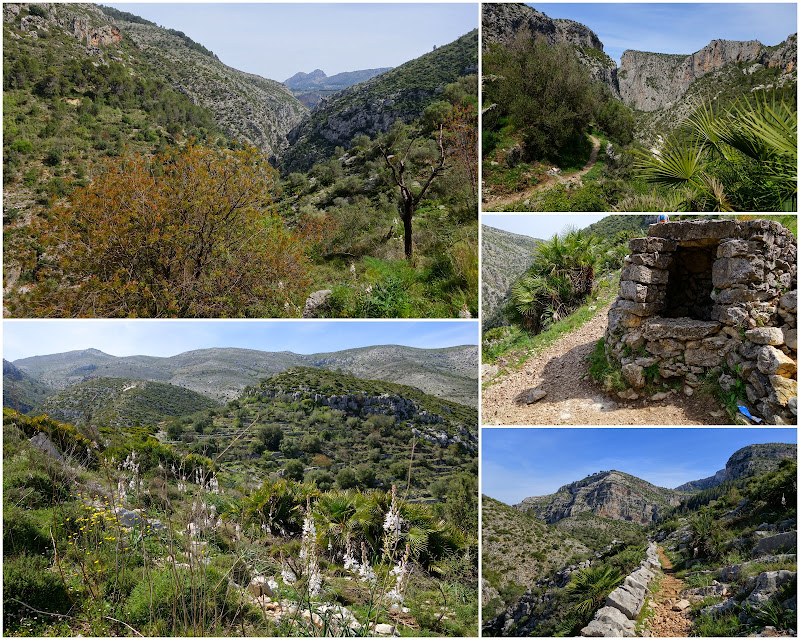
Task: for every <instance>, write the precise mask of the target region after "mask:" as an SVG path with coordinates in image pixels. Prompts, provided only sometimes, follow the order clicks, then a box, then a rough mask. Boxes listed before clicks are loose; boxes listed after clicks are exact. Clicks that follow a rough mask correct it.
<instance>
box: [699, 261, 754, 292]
mask: <svg viewBox="0 0 800 640" xmlns="http://www.w3.org/2000/svg"><path fill="white" fill-rule="evenodd" d="M763 275H764V269H763V267H762V268H761V270H760V272H759V271H758V270H756V268H755V266H754V264H753V263H752V262H751V261H750V260H747V259H745V258H720V259H719V260H717V261H715V262H714V266H713V267H712V268H711V281H712V283H713V285H714V286H715V287H717V288H718V289H725V288H727V287H730V286H733V285H735V284H748V283H750V282H753V281H756V280H759V281H760V280H762V279H763Z"/></svg>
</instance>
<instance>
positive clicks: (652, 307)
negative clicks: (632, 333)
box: [616, 300, 662, 317]
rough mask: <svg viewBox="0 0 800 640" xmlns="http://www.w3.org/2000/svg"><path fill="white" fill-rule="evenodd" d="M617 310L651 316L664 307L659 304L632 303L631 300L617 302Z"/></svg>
mask: <svg viewBox="0 0 800 640" xmlns="http://www.w3.org/2000/svg"><path fill="white" fill-rule="evenodd" d="M616 304H617V308H618V309H621V310H622V311H627V312H628V313H632V314H634V315H637V316H640V317H644V316H651V315H653V314H654V313H656V312H657V311H660V310H661V308H662V305H661V304H659V303H658V302H632V301H631V300H617V303H616Z"/></svg>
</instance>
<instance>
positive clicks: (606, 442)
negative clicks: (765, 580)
mask: <svg viewBox="0 0 800 640" xmlns="http://www.w3.org/2000/svg"><path fill="white" fill-rule="evenodd" d="M766 442H793V443H797V430H796V429H795V428H790V429H778V428H764V427H759V428H755V429H746V428H744V429H743V428H730V429H716V428H709V427H703V428H686V429H684V428H670V429H657V428H653V429H646V428H645V429H532V428H518V429H509V428H499V429H495V428H483V429H481V447H482V464H481V487H482V488H481V491H482V492H483V493H484V494H485V495H487V496H489V497H491V498H495V499H496V500H500V501H501V502H505V503H506V504H516V503H519V502H521V501H522V499H523V498H527V497H528V496H541V495H547V494H550V493H554V492H555V491H557V490H558V488H559V487H561V486H563V485H565V484H569V483H570V482H574V481H576V480H582V479H583V478H585V477H586V476H588V475H589V474H592V473H596V472H598V471H610V470H611V469H616V470H617V471H624V472H625V473H629V474H631V475H634V476H637V477H639V478H643V479H644V480H647V481H648V482H650V483H651V484H654V485H656V486H659V487H667V488H670V489H671V488H674V487H677V486H679V485H681V484H683V483H684V482H689V481H690V480H699V479H701V478H707V477H709V476H711V475H712V474H714V473H716V472H717V471H719V470H720V469H723V468H724V467H725V463H726V462H727V461H728V458H729V457H730V456H731V454H732V453H734V452H735V451H737V450H738V449H741V448H742V447H744V446H746V445H748V444H760V443H766Z"/></svg>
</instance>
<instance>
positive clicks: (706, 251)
mask: <svg viewBox="0 0 800 640" xmlns="http://www.w3.org/2000/svg"><path fill="white" fill-rule="evenodd" d="M630 249H631V253H630V255H628V256H626V258H625V266H624V267H623V269H622V274H621V281H620V289H619V296H618V298H617V300H616V301H615V302H614V303H613V304H612V305H611V309H610V310H609V312H608V329H607V330H606V335H605V347H606V355H607V356H608V357H609V358H610V359H612V360H615V361H617V362H619V364H620V365H621V366H622V367H626V365H627V369H626V371H627V374H626V378H627V379H628V380H629V381H630V382H631V383H632V384H636V383H635V381H636V380H637V379H639V380H640V379H641V378H640V377H639V376H636V375H634V374H636V373H637V372H639V369H641V370H642V371H643V370H644V369H645V368H647V369H649V370H650V371H652V372H655V370H656V369H657V375H658V379H661V380H663V379H667V378H678V379H681V381H682V382H683V387H684V393H686V395H691V394H692V393H693V388H695V387H698V386H699V385H700V377H701V376H702V375H704V374H705V373H707V372H709V371H713V372H716V373H718V374H720V375H719V383H720V386H721V387H722V388H723V389H725V390H728V389H730V388H732V387H733V386H734V384H735V383H736V380H735V378H734V377H733V376H734V375H735V376H737V377H739V378H741V379H742V380H743V381H744V382H745V383H746V392H747V400H748V404H749V405H750V407H752V409H751V413H756V414H758V416H760V417H761V418H763V419H764V420H766V421H767V422H770V423H775V424H786V423H789V424H794V423H795V422H796V420H797V344H796V331H797V243H796V241H795V239H794V236H793V235H792V233H791V232H790V231H789V230H788V229H786V228H785V227H783V226H782V225H780V224H778V223H777V222H773V221H769V220H748V221H737V220H694V221H686V222H673V223H666V224H654V225H650V230H649V232H648V237H646V238H635V239H633V240H631V241H630ZM787 338H788V340H787ZM723 367H727V369H729V370H730V371H731V372H733V373H725V372H723ZM641 386H643V385H641Z"/></svg>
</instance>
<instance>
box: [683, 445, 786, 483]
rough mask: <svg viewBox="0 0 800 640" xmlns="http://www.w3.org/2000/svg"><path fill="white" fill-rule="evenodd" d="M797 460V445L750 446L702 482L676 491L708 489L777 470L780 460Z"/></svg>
mask: <svg viewBox="0 0 800 640" xmlns="http://www.w3.org/2000/svg"><path fill="white" fill-rule="evenodd" d="M787 458H789V459H797V445H794V444H785V443H769V444H751V445H748V446H746V447H742V448H741V449H739V450H738V451H736V453H734V454H733V455H732V456H731V457H730V458H728V462H727V463H726V464H725V468H724V469H720V470H719V471H717V472H716V473H715V474H714V475H713V476H710V477H708V478H703V479H702V480H693V481H691V482H686V483H685V484H682V485H681V486H679V487H676V488H675V490H676V491H693V490H701V489H709V488H711V487H716V486H717V485H719V484H722V483H723V482H725V481H726V480H737V479H739V478H743V477H745V476H751V475H761V474H764V473H768V472H770V471H774V470H775V469H777V468H778V465H779V464H780V462H781V460H784V459H787Z"/></svg>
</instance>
